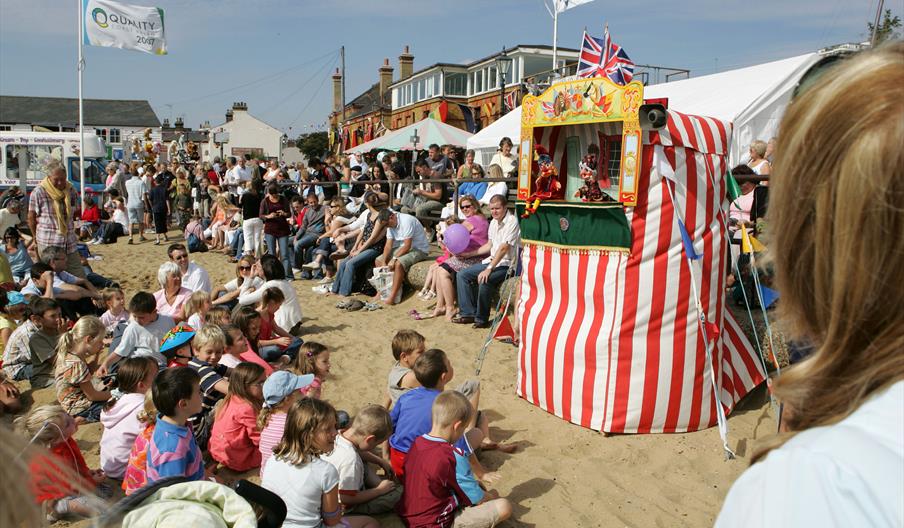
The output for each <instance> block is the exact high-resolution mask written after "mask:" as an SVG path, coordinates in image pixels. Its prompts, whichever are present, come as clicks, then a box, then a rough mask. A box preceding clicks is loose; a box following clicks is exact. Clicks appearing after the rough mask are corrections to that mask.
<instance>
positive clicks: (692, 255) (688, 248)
mask: <svg viewBox="0 0 904 528" xmlns="http://www.w3.org/2000/svg"><path fill="white" fill-rule="evenodd" d="M678 230H679V231H681V243H682V244H684V253H685V254H686V255H687V258H689V259H691V260H698V259H700V258H702V257H703V255H700V254H698V253H697V252H696V251H694V241H693V240H691V236H690V235H689V234H688V233H687V228H686V227H684V222H682V221H681V219H680V218H679V219H678Z"/></svg>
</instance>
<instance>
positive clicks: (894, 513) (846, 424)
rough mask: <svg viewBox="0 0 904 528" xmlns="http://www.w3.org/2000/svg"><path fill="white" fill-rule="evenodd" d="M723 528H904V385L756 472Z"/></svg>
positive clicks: (722, 517) (726, 510)
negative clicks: (870, 527)
mask: <svg viewBox="0 0 904 528" xmlns="http://www.w3.org/2000/svg"><path fill="white" fill-rule="evenodd" d="M805 411H806V410H805ZM716 526H717V527H729V526H730V527H736V526H769V527H775V528H780V527H784V526H788V527H792V526H819V527H820V528H823V527H832V526H839V527H841V526H904V381H899V382H898V383H895V384H894V385H892V386H891V387H890V388H889V389H888V390H887V391H885V392H883V393H881V394H878V395H876V396H875V397H874V398H872V399H870V400H869V401H867V402H866V403H864V404H863V405H861V406H860V408H859V409H857V410H856V411H854V413H853V414H851V415H850V416H848V417H847V418H845V419H844V420H842V421H841V422H839V423H837V424H835V425H831V426H826V427H817V428H814V429H809V430H807V431H803V432H801V433H799V434H798V435H797V436H795V437H794V438H792V439H791V440H789V441H788V442H787V443H786V444H785V445H783V446H781V447H780V448H778V449H776V450H774V451H772V452H770V453H769V454H768V455H767V456H766V459H765V460H763V461H762V462H759V463H757V464H754V465H753V466H751V467H750V468H748V469H747V471H745V472H744V473H743V474H742V475H741V476H740V478H738V480H737V481H736V482H735V483H734V485H733V486H732V487H731V490H730V491H729V492H728V497H726V498H725V504H723V505H722V511H721V512H720V513H719V517H718V518H717V519H716Z"/></svg>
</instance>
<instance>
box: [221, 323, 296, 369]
mask: <svg viewBox="0 0 904 528" xmlns="http://www.w3.org/2000/svg"><path fill="white" fill-rule="evenodd" d="M232 324H234V325H235V326H236V327H238V328H239V330H241V332H242V336H244V338H245V342H246V343H247V344H248V348H246V349H245V351H244V352H242V354H241V358H242V361H248V362H249V363H257V364H258V365H260V366H262V367H264V371H265V372H266V373H267V375H268V376H269V375H270V374H273V370H274V368H273V366H272V365H271V364H270V363H267V362H266V361H264V358H262V357H260V355H259V354H258V353H257V336H258V335H260V330H261V314H260V313H258V311H257V310H255V309H254V308H252V307H250V306H237V307H236V308H235V310H234V311H233V312H232ZM288 361H289V358H288V357H287V358H286V359H285V360H284V362H283V363H282V364H287V363H288ZM265 365H266V366H265Z"/></svg>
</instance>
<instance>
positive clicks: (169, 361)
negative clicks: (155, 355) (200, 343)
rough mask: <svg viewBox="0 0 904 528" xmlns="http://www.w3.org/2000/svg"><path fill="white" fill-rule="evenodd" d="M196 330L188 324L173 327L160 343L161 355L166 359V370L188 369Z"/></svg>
mask: <svg viewBox="0 0 904 528" xmlns="http://www.w3.org/2000/svg"><path fill="white" fill-rule="evenodd" d="M194 337H195V329H194V328H192V327H190V326H188V325H187V324H180V325H177V326H175V327H173V328H172V329H171V330H170V331H169V332H167V333H166V335H164V336H163V339H162V340H161V341H160V353H161V354H163V357H165V358H166V368H173V367H187V366H188V362H189V361H191V358H192V353H191V341H192V339H194Z"/></svg>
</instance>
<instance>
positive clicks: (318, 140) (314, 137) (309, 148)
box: [295, 132, 329, 159]
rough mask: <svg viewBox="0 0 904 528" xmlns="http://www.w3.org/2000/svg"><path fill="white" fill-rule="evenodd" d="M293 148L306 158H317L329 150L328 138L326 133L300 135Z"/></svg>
mask: <svg viewBox="0 0 904 528" xmlns="http://www.w3.org/2000/svg"><path fill="white" fill-rule="evenodd" d="M295 146H296V147H298V150H300V151H301V153H302V154H304V155H305V157H306V158H308V159H311V158H318V157H320V156H323V154H324V153H326V151H327V150H328V149H329V138H328V137H327V133H326V132H312V133H310V134H302V135H300V136H298V139H296V140H295Z"/></svg>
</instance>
